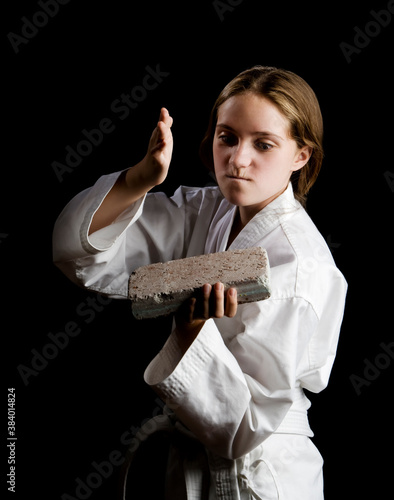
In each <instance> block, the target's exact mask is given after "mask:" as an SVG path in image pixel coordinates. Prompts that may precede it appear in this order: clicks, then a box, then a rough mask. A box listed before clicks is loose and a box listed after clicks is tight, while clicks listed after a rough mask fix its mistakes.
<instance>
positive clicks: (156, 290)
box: [129, 247, 270, 319]
mask: <svg viewBox="0 0 394 500" xmlns="http://www.w3.org/2000/svg"><path fill="white" fill-rule="evenodd" d="M219 281H220V282H221V283H223V284H224V287H225V290H227V289H228V288H231V287H234V288H236V289H237V293H238V304H243V303H245V302H256V301H258V300H264V299H267V298H269V296H270V286H269V263H268V256H267V252H266V251H265V250H264V249H263V248H260V247H254V248H247V249H245V250H228V251H226V252H218V253H211V254H207V255H200V256H197V257H187V258H185V259H178V260H171V261H169V262H164V263H162V262H159V263H157V264H150V265H148V266H143V267H140V268H138V269H136V270H135V271H134V272H133V273H132V274H131V276H130V279H129V299H131V302H132V312H133V315H134V316H135V317H136V318H137V319H145V318H157V317H159V316H165V315H168V314H171V313H174V312H176V311H177V309H178V308H179V306H180V305H181V304H182V303H183V302H184V301H185V300H187V299H189V298H190V297H192V296H193V295H195V294H196V293H197V291H198V290H199V289H201V287H202V286H203V285H204V284H205V283H209V284H211V285H214V284H215V283H217V282H219Z"/></svg>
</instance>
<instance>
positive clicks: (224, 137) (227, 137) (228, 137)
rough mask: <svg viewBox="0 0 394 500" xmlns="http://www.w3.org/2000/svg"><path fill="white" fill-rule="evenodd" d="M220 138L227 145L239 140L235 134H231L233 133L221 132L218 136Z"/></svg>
mask: <svg viewBox="0 0 394 500" xmlns="http://www.w3.org/2000/svg"><path fill="white" fill-rule="evenodd" d="M218 140H219V141H220V142H222V143H224V144H226V145H227V146H234V145H235V144H236V142H237V139H236V137H235V136H233V135H231V134H223V133H222V134H220V135H219V136H218Z"/></svg>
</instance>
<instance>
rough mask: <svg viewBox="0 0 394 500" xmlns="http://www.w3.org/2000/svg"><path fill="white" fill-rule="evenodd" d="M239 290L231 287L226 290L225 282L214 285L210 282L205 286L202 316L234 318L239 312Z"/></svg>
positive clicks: (206, 317) (207, 317)
mask: <svg viewBox="0 0 394 500" xmlns="http://www.w3.org/2000/svg"><path fill="white" fill-rule="evenodd" d="M237 307H238V301H237V290H236V289H235V288H230V289H229V290H227V293H226V294H225V292H224V285H223V283H216V284H215V285H214V286H213V287H212V286H211V285H209V284H206V285H204V286H203V307H202V316H203V318H204V319H209V318H222V317H223V316H227V317H229V318H232V317H234V316H235V314H236V313H237Z"/></svg>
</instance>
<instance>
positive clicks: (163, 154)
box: [144, 108, 173, 186]
mask: <svg viewBox="0 0 394 500" xmlns="http://www.w3.org/2000/svg"><path fill="white" fill-rule="evenodd" d="M172 123H173V119H172V117H171V116H170V114H169V112H168V110H167V109H166V108H162V109H161V111H160V118H159V122H158V124H157V127H156V128H155V129H154V131H153V133H152V136H151V138H150V141H149V146H148V152H147V154H146V156H145V158H144V163H145V169H146V171H145V172H144V174H145V175H146V176H149V177H150V179H151V181H152V185H156V186H157V185H158V184H161V183H162V182H163V181H164V180H165V178H166V177H167V174H168V169H169V166H170V163H171V157H172V148H173V138H172V132H171V126H172Z"/></svg>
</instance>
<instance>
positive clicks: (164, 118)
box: [151, 108, 173, 154]
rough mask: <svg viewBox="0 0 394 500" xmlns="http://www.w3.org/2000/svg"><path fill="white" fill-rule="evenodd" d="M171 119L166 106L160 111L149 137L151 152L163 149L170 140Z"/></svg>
mask: <svg viewBox="0 0 394 500" xmlns="http://www.w3.org/2000/svg"><path fill="white" fill-rule="evenodd" d="M172 124H173V119H172V117H171V116H170V114H169V112H168V110H167V109H166V108H162V109H161V111H160V117H159V121H158V123H157V126H156V128H155V129H154V131H153V133H152V137H151V154H154V153H155V152H156V151H160V150H163V149H164V147H165V146H166V144H167V143H170V142H171V141H172V132H171V126H172Z"/></svg>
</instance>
